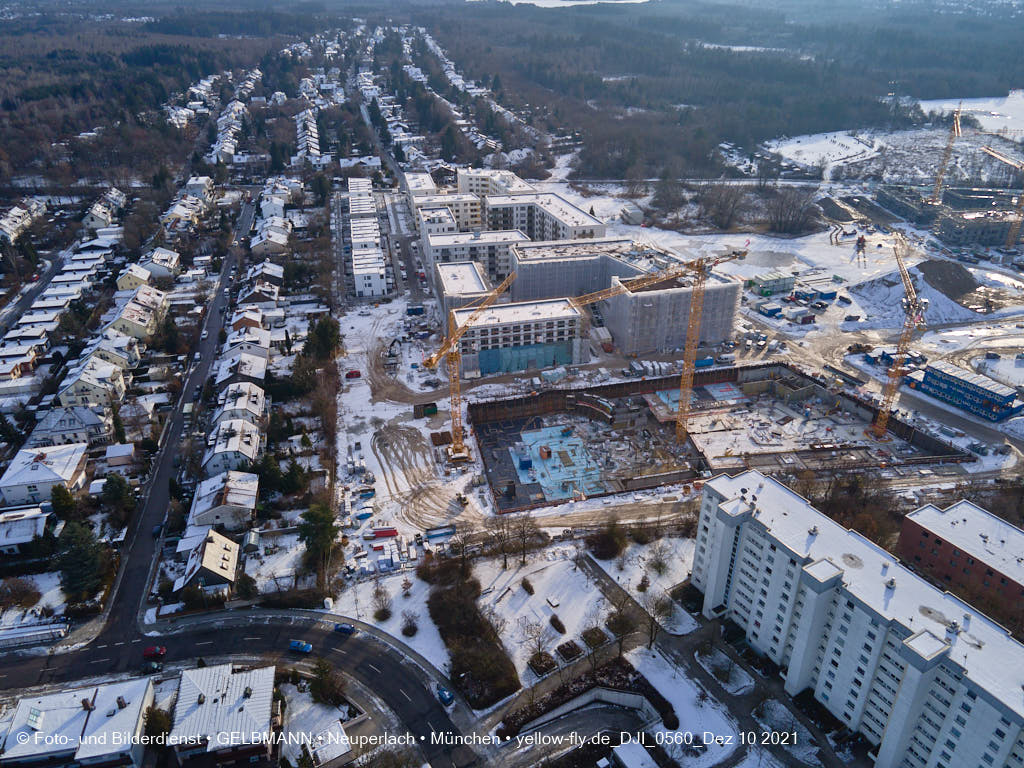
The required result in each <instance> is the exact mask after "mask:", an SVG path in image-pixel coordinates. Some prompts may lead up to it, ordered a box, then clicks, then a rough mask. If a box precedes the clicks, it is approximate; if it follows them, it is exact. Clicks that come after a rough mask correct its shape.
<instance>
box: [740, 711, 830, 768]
mask: <svg viewBox="0 0 1024 768" xmlns="http://www.w3.org/2000/svg"><path fill="white" fill-rule="evenodd" d="M761 707H762V711H761V713H760V714H759V713H758V712H757V710H755V711H754V718H755V719H756V720H757V722H759V723H760V724H761V725H762V726H764V728H765V729H766V730H768V731H780V732H794V731H795V732H796V743H794V744H790V745H787V746H786V747H785V749H786V751H787V752H789V753H790V754H791V755H793V757H795V758H796V759H797V760H800V761H801V762H802V763H804V764H805V765H810V766H815V765H821V760H820V759H819V758H818V747H817V746H815V745H814V744H812V739H811V734H810V732H809V731H808V730H807V729H806V728H805V727H804V726H803V725H802V724H801V723H800V722H799V721H797V720H794V719H793V715H792V714H791V713H790V711H789V710H788V709H786V707H785V706H784V705H783V704H782V703H781V702H778V701H776V700H775V699H767V700H766V701H764V702H763V703H762V704H761Z"/></svg>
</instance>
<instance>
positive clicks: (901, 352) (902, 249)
mask: <svg viewBox="0 0 1024 768" xmlns="http://www.w3.org/2000/svg"><path fill="white" fill-rule="evenodd" d="M892 250H893V253H894V254H895V256H896V266H897V267H899V272H900V279H902V280H903V291H904V293H905V294H906V295H905V296H904V297H903V299H902V301H901V307H902V309H903V330H902V331H900V338H899V341H897V342H896V353H895V355H894V356H893V361H892V365H891V366H889V379H888V381H886V383H885V388H884V389H883V390H882V404H881V406H880V407H879V409H878V415H877V416H875V421H874V422H873V423H872V425H871V427H870V432H871V434H872V435H874V437H875V438H876V439H878V440H881V439H883V438H884V437H885V432H886V428H887V426H888V424H889V415H890V413H889V412H890V410H891V409H892V404H893V402H894V401H895V400H896V393H897V392H899V389H900V382H901V381H902V380H903V376H904V375H905V371H904V369H903V362H904V361H905V360H906V358H907V351H908V350H909V349H910V340H911V338H912V337H913V335H914V331H916V330H918V329H921V328H924V327H925V322H924V313H925V310H927V309H928V299H922V298H920V297H919V296H918V295H917V290H915V288H914V283H913V281H911V279H910V273H909V272H908V271H907V265H906V264H905V263H904V262H903V256H904V255H905V254H906V252H907V250H908V246H907V241H906V238H904V237H903V235H902V234H899V233H897V235H896V244H895V245H894V246H893V249H892Z"/></svg>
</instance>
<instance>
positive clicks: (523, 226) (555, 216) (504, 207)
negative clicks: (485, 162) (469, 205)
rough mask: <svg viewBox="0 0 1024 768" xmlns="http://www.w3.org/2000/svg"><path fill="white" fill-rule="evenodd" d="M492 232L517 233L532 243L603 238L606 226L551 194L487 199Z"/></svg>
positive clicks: (485, 201) (494, 196)
mask: <svg viewBox="0 0 1024 768" xmlns="http://www.w3.org/2000/svg"><path fill="white" fill-rule="evenodd" d="M484 208H485V209H486V211H487V215H486V219H487V226H488V227H489V228H490V229H518V230H520V231H522V232H525V233H526V235H527V237H529V238H530V239H531V240H582V239H585V238H594V237H604V234H605V225H604V223H603V222H601V221H600V220H599V219H596V218H595V217H593V216H591V215H590V214H589V213H586V212H585V211H583V210H581V209H579V208H577V207H576V206H575V205H573V204H572V203H570V202H569V201H568V200H566V199H565V198H564V197H559V196H558V195H556V194H554V193H552V192H544V193H539V194H525V195H524V194H519V195H491V196H488V197H486V198H484Z"/></svg>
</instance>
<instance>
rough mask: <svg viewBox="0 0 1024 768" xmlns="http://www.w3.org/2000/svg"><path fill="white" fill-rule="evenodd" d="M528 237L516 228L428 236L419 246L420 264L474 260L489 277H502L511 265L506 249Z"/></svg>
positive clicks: (430, 264) (429, 265)
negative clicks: (421, 256) (423, 243)
mask: <svg viewBox="0 0 1024 768" xmlns="http://www.w3.org/2000/svg"><path fill="white" fill-rule="evenodd" d="M529 239H530V238H528V237H527V236H526V235H525V234H524V233H522V232H520V231H519V230H517V229H513V230H501V231H492V232H452V233H448V234H438V235H429V236H428V237H427V238H426V243H425V246H424V249H423V255H424V258H425V262H424V263H425V265H426V266H427V267H428V268H431V267H433V265H434V264H437V263H439V262H440V263H447V262H450V261H476V262H479V263H480V264H481V266H483V268H484V269H485V270H486V271H487V275H488V277H490V278H491V279H492V280H495V279H504V278H505V276H506V275H508V273H509V270H510V268H511V265H512V259H511V256H510V254H509V249H510V248H511V247H512V246H513V245H515V244H516V243H525V242H528V241H529Z"/></svg>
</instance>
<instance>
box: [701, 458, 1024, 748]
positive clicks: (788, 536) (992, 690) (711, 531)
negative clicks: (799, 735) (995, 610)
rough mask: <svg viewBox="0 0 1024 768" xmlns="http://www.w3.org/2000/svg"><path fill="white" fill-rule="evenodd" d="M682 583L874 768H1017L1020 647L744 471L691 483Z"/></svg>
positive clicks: (1022, 739)
mask: <svg viewBox="0 0 1024 768" xmlns="http://www.w3.org/2000/svg"><path fill="white" fill-rule="evenodd" d="M696 544H697V546H696V552H695V555H694V564H693V574H692V581H693V584H694V585H695V586H696V587H697V588H698V589H700V590H701V591H702V592H703V593H704V608H703V612H704V615H705V616H708V617H709V618H710V617H721V618H727V619H730V620H732V621H733V622H735V623H736V624H738V625H739V626H740V627H741V628H742V629H743V630H744V631H745V633H746V639H747V642H748V643H749V645H750V646H751V648H753V649H754V650H755V651H757V652H758V653H760V654H763V655H765V656H767V657H768V658H770V659H771V660H772V661H774V662H775V663H776V664H778V665H779V666H780V668H781V670H782V673H781V674H782V677H783V679H784V680H785V686H786V690H787V692H789V693H790V694H791V695H796V694H797V693H799V692H801V691H804V690H807V689H810V690H812V691H813V693H814V697H815V699H817V700H818V701H819V702H821V703H822V704H823V705H824V706H825V707H827V708H828V710H829V711H830V712H832V714H834V715H835V716H836V717H837V718H839V720H840V721H842V722H843V723H844V724H845V725H846V726H847V727H849V728H850V729H851V730H854V731H857V732H859V733H861V734H862V735H863V736H864V737H865V739H866V740H867V741H868V742H870V743H871V744H872V745H874V747H875V753H876V755H877V757H876V760H875V765H876V766H878V768H896V767H897V766H899V767H901V768H902V767H904V766H905V767H906V768H959V767H960V766H1013V767H1014V768H1017V767H1019V766H1020V765H1022V758H1024V736H1022V726H1024V697H1022V693H1021V692H1022V690H1024V646H1022V645H1021V644H1020V643H1018V642H1017V641H1015V640H1014V639H1013V638H1012V637H1011V636H1010V634H1009V632H1007V631H1006V630H1005V629H1004V628H1003V627H1001V626H999V625H998V624H996V623H995V622H993V621H992V620H990V619H989V618H987V617H986V616H984V615H983V614H981V613H979V612H977V611H976V610H975V609H973V608H972V607H971V606H969V605H967V604H966V603H964V602H962V601H961V600H959V599H958V598H956V597H954V596H953V595H951V594H949V593H948V592H941V591H940V590H939V589H937V588H935V587H933V586H931V585H930V584H928V583H927V582H925V581H924V580H922V579H921V578H919V577H918V576H916V575H914V574H913V573H911V572H910V571H909V570H907V569H906V568H904V567H903V566H901V565H900V564H899V562H898V561H897V560H896V558H895V557H894V556H893V555H892V554H890V553H889V552H886V551H885V550H883V549H881V548H879V547H878V546H876V545H875V544H873V543H871V542H870V541H868V540H867V539H865V538H863V537H862V536H860V535H859V534H857V533H855V532H853V531H849V530H847V529H845V528H843V527H842V526H840V525H839V524H837V523H835V522H834V521H832V520H831V519H829V518H828V517H826V516H825V515H822V514H821V513H819V512H818V511H817V510H816V509H814V508H813V507H812V506H811V505H810V504H809V503H808V502H807V501H806V500H805V499H803V498H802V497H800V496H799V495H798V494H796V493H794V492H793V491H791V490H789V489H788V488H786V487H785V486H783V485H781V484H780V483H778V482H777V481H775V480H772V479H771V478H768V477H765V476H764V475H762V474H760V473H759V472H756V471H752V470H751V471H747V472H743V473H741V474H739V475H736V476H735V477H728V476H726V475H720V476H718V477H716V478H714V479H712V480H710V481H708V483H707V484H706V485H705V486H704V495H703V499H702V501H701V508H700V521H699V524H698V533H697V543H696Z"/></svg>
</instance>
